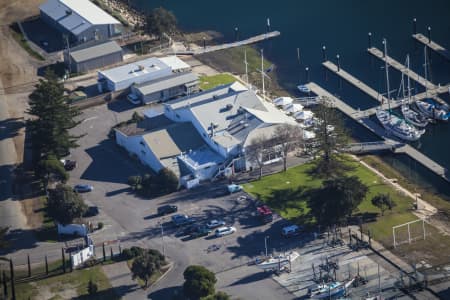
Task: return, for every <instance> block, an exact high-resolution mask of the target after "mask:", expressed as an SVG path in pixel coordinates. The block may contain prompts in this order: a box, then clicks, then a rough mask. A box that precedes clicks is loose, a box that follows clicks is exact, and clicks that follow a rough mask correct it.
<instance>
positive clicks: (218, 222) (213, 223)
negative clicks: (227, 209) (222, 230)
mask: <svg viewBox="0 0 450 300" xmlns="http://www.w3.org/2000/svg"><path fill="white" fill-rule="evenodd" d="M220 226H225V221H222V220H211V221H209V222H208V223H206V227H208V228H210V229H211V228H216V227H220Z"/></svg>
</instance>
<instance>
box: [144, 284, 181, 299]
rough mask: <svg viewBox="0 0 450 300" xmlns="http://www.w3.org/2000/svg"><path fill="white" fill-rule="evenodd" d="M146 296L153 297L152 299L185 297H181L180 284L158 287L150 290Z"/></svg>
mask: <svg viewBox="0 0 450 300" xmlns="http://www.w3.org/2000/svg"><path fill="white" fill-rule="evenodd" d="M147 297H148V299H153V300H165V299H168V300H170V299H172V300H181V299H185V298H184V297H183V287H182V286H171V287H166V288H163V289H159V290H156V291H153V292H151V293H150V294H149V295H148V296H147Z"/></svg>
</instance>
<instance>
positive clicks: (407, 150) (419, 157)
mask: <svg viewBox="0 0 450 300" xmlns="http://www.w3.org/2000/svg"><path fill="white" fill-rule="evenodd" d="M306 86H308V88H309V89H310V90H311V91H312V92H313V93H315V94H316V95H317V96H319V97H327V98H328V99H330V100H331V101H332V102H333V104H334V106H335V107H336V108H337V109H339V110H340V111H342V112H343V113H344V114H346V115H347V116H348V117H349V118H351V119H353V120H355V121H357V122H358V123H359V124H361V125H362V126H364V127H365V128H367V129H368V130H370V131H371V132H373V133H374V134H376V135H378V136H379V137H381V138H382V139H383V140H384V143H386V145H392V147H393V149H394V153H403V154H406V155H408V156H409V157H411V158H412V159H414V160H416V161H417V162H419V163H420V164H422V165H423V166H424V167H425V168H427V169H428V170H430V171H431V172H433V173H435V174H436V175H438V176H440V177H441V178H443V179H444V180H446V181H448V182H450V173H449V171H448V170H447V169H446V168H444V167H442V166H441V165H439V164H438V163H437V162H435V161H433V160H432V159H430V158H429V157H427V156H426V155H424V154H423V153H421V152H420V151H418V150H417V149H415V148H413V147H412V146H410V145H408V144H404V143H401V142H398V141H396V140H394V139H392V138H391V137H390V136H388V135H387V133H386V130H384V128H382V127H381V126H380V125H378V124H376V123H375V122H373V121H372V120H370V119H369V118H368V117H364V116H362V115H361V112H360V111H357V110H355V109H353V108H352V107H350V106H349V105H348V104H346V103H345V102H344V101H342V100H341V99H339V98H337V97H336V96H334V95H332V94H331V93H329V92H328V91H327V90H325V89H323V88H322V87H321V86H319V85H317V84H316V83H314V82H310V83H308V84H306Z"/></svg>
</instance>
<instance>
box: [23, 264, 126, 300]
mask: <svg viewBox="0 0 450 300" xmlns="http://www.w3.org/2000/svg"><path fill="white" fill-rule="evenodd" d="M90 279H92V280H93V282H94V283H96V284H97V286H98V292H97V295H96V296H92V297H90V296H89V295H88V292H87V286H88V282H89V280H90ZM16 296H17V299H18V300H21V299H23V300H28V299H71V298H76V299H119V297H117V296H116V294H115V293H114V291H113V290H112V287H111V284H110V283H109V281H108V278H107V277H106V276H105V274H104V273H103V271H102V270H101V266H96V267H92V268H89V269H83V270H77V271H74V272H72V273H66V274H63V275H58V276H53V277H49V278H46V279H43V280H39V281H36V282H31V283H20V284H17V285H16Z"/></svg>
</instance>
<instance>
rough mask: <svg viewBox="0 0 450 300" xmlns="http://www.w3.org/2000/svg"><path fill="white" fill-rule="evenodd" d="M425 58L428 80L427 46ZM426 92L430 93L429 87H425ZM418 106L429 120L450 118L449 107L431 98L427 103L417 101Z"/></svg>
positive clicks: (446, 119)
mask: <svg viewBox="0 0 450 300" xmlns="http://www.w3.org/2000/svg"><path fill="white" fill-rule="evenodd" d="M424 56H425V64H424V69H425V80H426V79H427V46H425V47H424ZM425 92H426V93H428V87H427V86H426V85H425ZM416 106H417V108H418V109H419V111H420V112H421V113H422V115H424V116H425V117H427V118H431V119H434V120H440V121H448V119H449V117H450V109H449V107H448V106H447V105H442V104H439V103H437V102H435V101H434V100H433V99H431V98H427V99H425V101H416Z"/></svg>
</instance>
